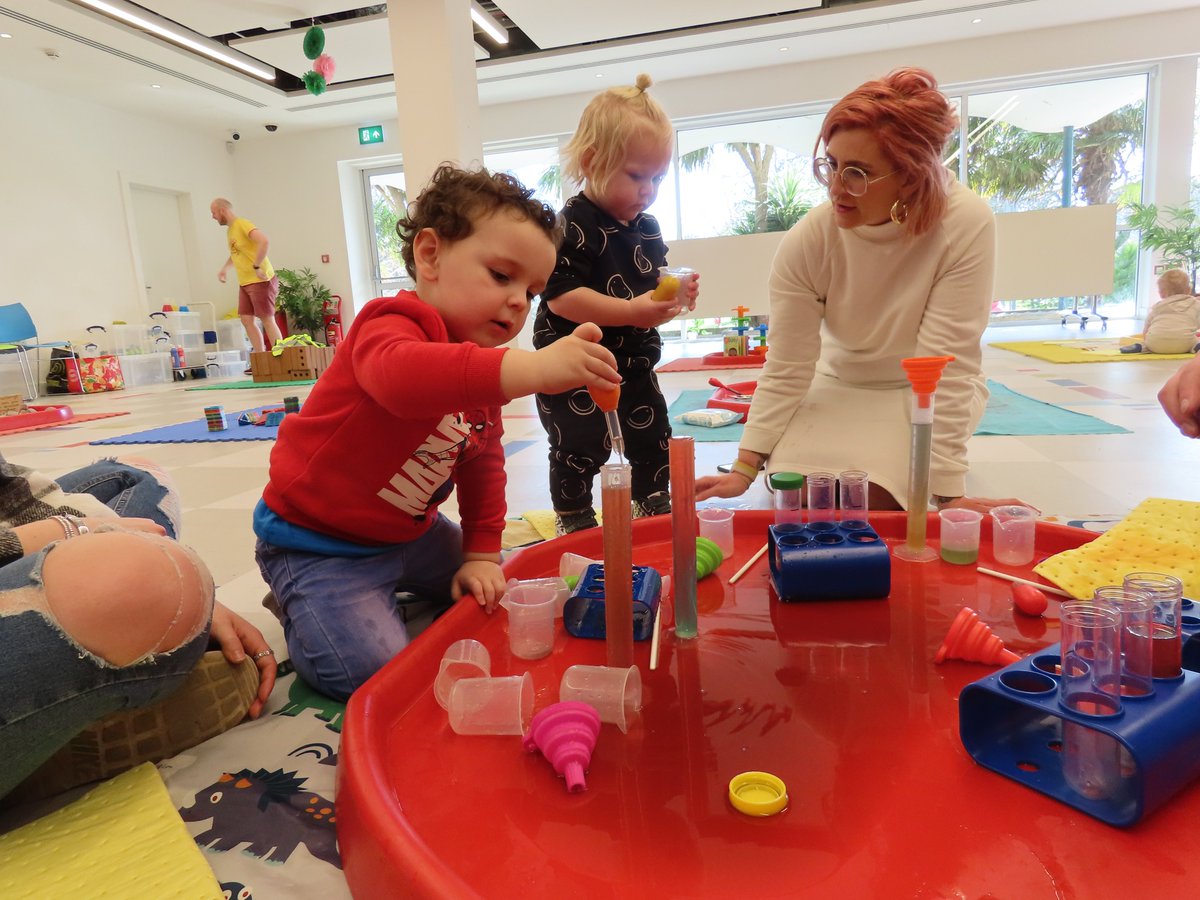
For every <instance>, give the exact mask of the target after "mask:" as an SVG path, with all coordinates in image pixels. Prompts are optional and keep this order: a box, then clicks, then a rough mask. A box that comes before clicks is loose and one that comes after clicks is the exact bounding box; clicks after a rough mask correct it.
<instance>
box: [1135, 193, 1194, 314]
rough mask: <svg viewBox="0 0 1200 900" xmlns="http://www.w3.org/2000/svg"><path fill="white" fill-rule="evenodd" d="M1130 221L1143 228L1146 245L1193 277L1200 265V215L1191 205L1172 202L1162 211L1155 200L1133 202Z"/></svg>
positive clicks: (1170, 263) (1165, 260) (1138, 227)
mask: <svg viewBox="0 0 1200 900" xmlns="http://www.w3.org/2000/svg"><path fill="white" fill-rule="evenodd" d="M1129 212H1130V215H1129V225H1130V227H1131V228H1137V229H1140V230H1141V232H1142V246H1143V247H1149V248H1150V249H1151V250H1158V251H1160V252H1161V253H1162V258H1163V262H1165V263H1166V264H1167V265H1168V266H1178V267H1179V268H1181V269H1183V270H1184V271H1185V272H1187V273H1188V275H1190V276H1191V279H1192V292H1193V293H1194V292H1195V290H1196V274H1197V269H1198V268H1200V216H1198V215H1197V214H1196V210H1194V209H1192V207H1190V206H1168V207H1167V208H1166V209H1164V210H1162V211H1161V212H1160V211H1159V209H1158V207H1157V206H1155V205H1154V204H1153V203H1130V204H1129Z"/></svg>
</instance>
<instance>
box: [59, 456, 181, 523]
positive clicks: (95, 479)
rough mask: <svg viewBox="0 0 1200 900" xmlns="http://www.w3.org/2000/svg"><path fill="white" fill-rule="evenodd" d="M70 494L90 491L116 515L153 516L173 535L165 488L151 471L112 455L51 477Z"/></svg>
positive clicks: (147, 517) (136, 517)
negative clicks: (56, 476) (164, 503)
mask: <svg viewBox="0 0 1200 900" xmlns="http://www.w3.org/2000/svg"><path fill="white" fill-rule="evenodd" d="M54 480H55V481H56V482H58V486H59V487H61V488H62V489H63V490H64V491H66V492H68V493H71V494H91V495H92V496H93V497H95V498H96V499H97V500H99V501H100V502H101V503H103V504H104V505H105V506H107V507H109V508H110V509H112V510H113V511H114V512H116V514H117V515H118V516H122V517H124V518H130V519H153V520H154V521H155V522H157V523H158V524H159V525H161V526H163V527H164V528H165V529H166V530H167V537H171V538H175V537H178V535H177V534H176V533H175V523H174V521H172V519H171V517H170V516H168V515H167V514H166V513H165V512H164V511H163V501H164V500H165V499H166V497H167V493H168V491H167V488H166V486H165V485H163V484H162V483H161V482H159V481H158V479H156V478H155V477H154V476H153V475H152V474H151V473H149V472H147V471H145V470H144V469H139V468H137V467H135V466H132V465H129V464H127V463H123V462H118V461H117V460H115V459H102V460H99V461H97V462H94V463H92V464H91V465H89V466H84V467H83V468H82V469H76V470H75V471H74V472H68V473H67V474H66V475H62V476H60V477H58V478H55V479H54Z"/></svg>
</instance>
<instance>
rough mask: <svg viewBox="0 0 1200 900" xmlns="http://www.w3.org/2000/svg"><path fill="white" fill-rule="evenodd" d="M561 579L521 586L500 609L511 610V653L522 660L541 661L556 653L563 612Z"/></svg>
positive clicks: (509, 629)
mask: <svg viewBox="0 0 1200 900" xmlns="http://www.w3.org/2000/svg"><path fill="white" fill-rule="evenodd" d="M557 580H558V579H545V578H543V579H538V580H537V581H525V582H520V581H519V582H517V583H516V584H515V585H514V586H513V587H512V588H511V589H510V590H509V591H508V592H507V593H505V595H504V597H503V598H502V599H501V600H500V605H501V606H503V607H504V608H505V609H506V610H508V649H509V650H510V651H512V655H513V656H517V657H520V658H521V659H541V658H542V657H543V656H549V655H550V651H551V650H553V649H554V618H555V616H556V615H557V614H558V611H559V608H560V607H559V603H558V598H559V589H558V587H557V585H556V584H553V583H547V582H556V581H557Z"/></svg>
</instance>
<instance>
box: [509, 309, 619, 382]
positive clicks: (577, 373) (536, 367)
mask: <svg viewBox="0 0 1200 900" xmlns="http://www.w3.org/2000/svg"><path fill="white" fill-rule="evenodd" d="M602 335H603V332H601V330H600V326H599V325H594V324H592V323H591V322H584V323H583V324H582V325H580V326H579V327H578V328H576V329H575V331H574V332H572V333H571V334H569V335H568V336H567V337H564V338H560V339H558V340H557V341H555V342H554V343H553V344H551V345H550V346H549V347H543V348H542V349H541V350H535V351H534V352H533V353H529V352H528V351H524V350H509V351H508V352H507V353H505V354H504V360H503V362H501V364H500V388H501V390H503V391H504V393H505V395H506V396H507V397H509V398H510V399H511V398H513V397H524V396H525V395H526V394H535V393H537V394H561V393H562V392H563V391H569V390H571V389H572V388H577V387H597V388H604V389H611V388H613V387H615V386H617V385H619V384H620V383H621V376H620V375H619V374H617V360H616V357H614V356H613V355H612V353H611V352H610V351H609V349H608V348H607V347H602V346H601V345H600V343H599V341H600V338H601V336H602Z"/></svg>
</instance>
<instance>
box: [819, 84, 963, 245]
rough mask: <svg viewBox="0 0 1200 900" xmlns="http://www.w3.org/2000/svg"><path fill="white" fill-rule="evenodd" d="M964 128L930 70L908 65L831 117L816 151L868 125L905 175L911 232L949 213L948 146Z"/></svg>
mask: <svg viewBox="0 0 1200 900" xmlns="http://www.w3.org/2000/svg"><path fill="white" fill-rule="evenodd" d="M957 126H958V115H957V114H956V113H955V112H954V109H953V108H952V107H951V106H950V103H949V101H947V100H946V96H945V95H944V94H943V93H942V92H941V91H939V90H938V87H937V81H936V80H935V79H934V77H933V75H932V74H930V73H929V72H927V71H925V70H924V69H916V68H903V69H895V70H893V71H892V72H889V73H888V74H887V75H885V76H884V77H883V78H879V79H876V80H874V81H868V82H866V83H865V84H862V85H859V86H858V87H857V88H855V89H854V90H853V91H851V92H850V93H849V94H847V95H846V96H845V97H843V98H842V99H841V100H839V101H838V102H837V103H836V104H834V107H833V109H831V110H829V113H828V114H827V115H826V116H825V121H824V123H822V125H821V134H820V136H819V137H818V138H817V144H816V147H815V148H814V150H813V155H814V156H815V155H817V154H818V153H819V151H820V148H821V145H822V144H828V143H829V139H830V138H831V137H833V135H834V134H836V133H837V132H838V131H840V130H842V129H851V128H863V129H866V130H867V131H869V132H871V133H872V134H873V135H874V136H875V139H876V140H877V141H878V142H879V147H880V149H881V150H882V151H883V154H884V156H886V157H887V158H888V160H889V161H890V162H891V163H892V164H893V165H894V166H895V167H896V169H897V170H898V171H899V173H900V175H901V176H902V177H903V186H902V188H901V194H902V196H903V198H904V200H903V202H904V203H905V204H906V205H907V206H908V219H907V220H906V221H905V223H904V225H905V227H906V228H907V229H908V231H909V233H911V234H914V235H916V234H922V233H923V232H926V231H928V230H929V229H930V228H932V227H933V226H934V225H935V224H936V223H937V222H938V220H940V219H941V217H942V215H943V213H945V211H946V196H947V192H948V190H949V185H950V176H949V173H948V172H947V171H946V167H945V166H944V165H943V164H942V150H943V148H944V147H945V146H946V141H947V140H948V139H949V137H950V135H951V134H953V133H954V129H955V128H956V127H957Z"/></svg>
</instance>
